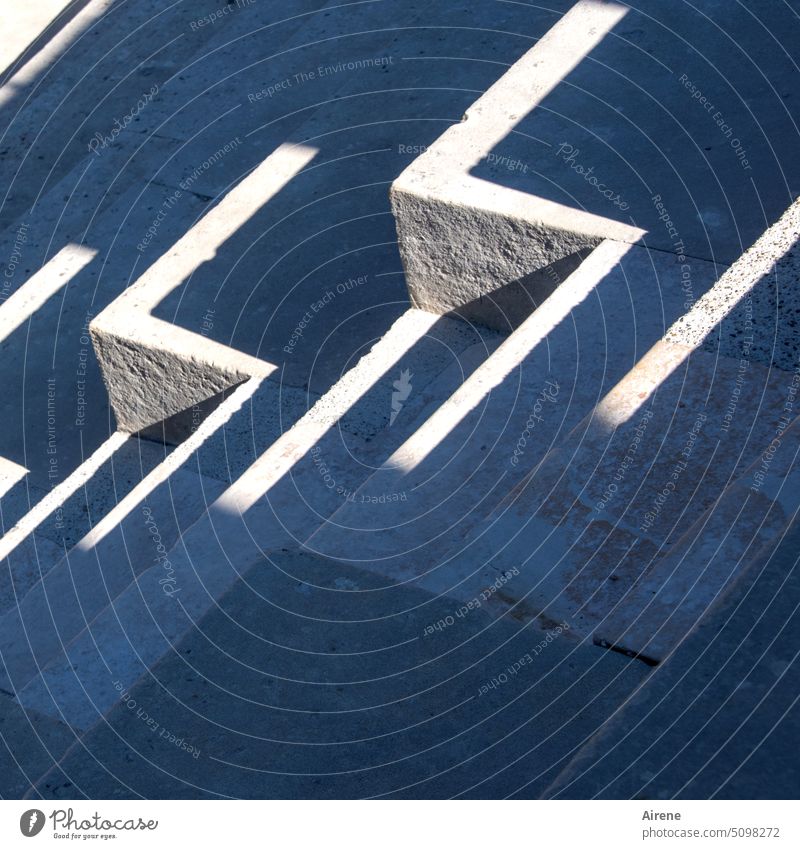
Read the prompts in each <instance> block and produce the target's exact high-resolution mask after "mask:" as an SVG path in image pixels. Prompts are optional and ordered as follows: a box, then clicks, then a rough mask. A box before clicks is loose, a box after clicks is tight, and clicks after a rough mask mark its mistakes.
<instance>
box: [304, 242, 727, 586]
mask: <svg viewBox="0 0 800 849" xmlns="http://www.w3.org/2000/svg"><path fill="white" fill-rule="evenodd" d="M692 274H693V281H694V284H695V286H697V288H698V290H700V291H706V290H708V289H710V288H711V287H712V286H713V284H714V283H715V281H716V279H717V273H716V269H715V267H714V266H713V265H711V264H710V263H703V262H700V261H696V262H694V263H693V264H692ZM681 275H682V272H681V263H679V262H678V261H677V259H676V258H674V257H672V256H670V255H669V254H666V253H662V252H659V251H647V250H645V249H642V248H639V247H631V246H628V245H624V244H621V243H615V242H606V243H604V244H603V246H602V247H601V248H597V249H596V251H595V252H594V253H593V254H592V255H591V256H590V257H589V259H587V260H585V261H584V263H583V265H582V266H581V267H580V268H579V270H578V271H576V272H574V273H573V275H572V276H571V277H569V278H568V279H567V280H566V281H565V282H564V283H562V284H561V286H560V287H559V288H558V289H557V290H556V291H555V293H554V294H553V295H551V296H550V298H549V299H548V300H547V301H546V302H545V303H544V304H543V305H542V306H541V307H540V308H539V309H538V310H537V311H536V312H535V313H534V314H533V315H532V316H531V317H530V318H529V319H527V321H526V322H525V323H524V324H523V325H522V326H521V327H520V328H519V329H518V330H517V331H515V333H514V334H513V335H512V336H511V337H510V338H509V339H508V340H507V341H506V342H505V343H504V345H503V346H502V347H501V348H500V349H499V350H498V352H497V353H496V354H495V355H494V356H492V357H491V358H490V359H489V360H487V362H486V363H485V364H484V366H483V367H482V368H481V369H479V370H478V371H476V372H475V373H474V374H473V375H472V377H471V378H470V379H469V381H467V382H466V383H465V385H464V386H462V387H461V388H460V389H459V391H458V393H456V394H455V395H454V396H453V397H452V398H450V399H449V400H448V402H447V403H446V404H444V405H443V406H442V407H441V408H440V409H438V410H437V411H436V413H435V414H434V416H432V417H431V419H430V420H429V421H426V422H424V423H422V422H420V426H419V427H418V429H417V430H416V432H415V433H414V436H413V437H412V438H411V439H410V440H409V441H408V442H407V443H406V444H404V445H403V446H402V447H401V448H400V449H399V450H398V451H397V452H395V453H394V454H393V455H392V456H391V457H390V458H389V460H388V461H387V462H386V463H385V464H384V468H382V469H381V470H379V471H378V472H376V473H375V475H373V476H372V477H371V478H370V479H369V480H368V481H367V482H366V483H365V484H364V486H363V487H362V488H361V489H360V490H359V491H358V492H357V493H356V494H355V496H354V498H353V501H354V502H355V503H353V504H348V505H345V506H343V508H342V509H341V510H339V511H338V512H337V513H336V514H335V516H334V517H332V520H331V521H330V522H329V523H326V524H325V525H324V526H322V527H321V528H320V530H319V531H318V532H317V533H316V534H315V535H314V536H313V537H312V538H311V539H310V540H309V542H308V546H309V547H310V548H311V549H312V550H313V551H315V552H317V553H319V554H322V555H324V556H328V557H336V558H341V559H344V560H348V561H350V562H353V563H355V564H359V565H360V566H361V567H362V568H370V569H375V570H378V571H380V572H382V573H383V574H386V575H387V576H390V577H392V578H393V579H394V580H419V581H420V582H421V585H423V586H427V587H429V588H433V587H435V588H436V589H437V590H439V591H443V592H447V591H452V588H451V587H449V586H448V584H447V581H448V580H452V581H453V582H455V583H456V584H457V583H458V582H460V581H462V580H464V579H465V575H464V574H463V573H462V571H461V570H458V569H457V570H456V571H455V572H454V571H452V569H453V563H452V560H453V558H455V557H456V556H457V555H458V554H459V549H460V548H461V547H462V546H464V545H465V544H466V543H467V541H468V540H469V538H470V534H471V532H472V529H473V528H475V527H476V526H478V525H479V524H480V523H481V522H482V521H483V520H484V519H485V518H486V517H487V516H488V515H489V514H490V513H491V512H492V510H493V509H494V508H495V507H496V506H497V505H498V503H499V502H501V500H502V499H503V498H505V496H506V495H507V493H508V492H509V491H510V490H512V489H513V487H514V486H515V485H516V484H518V483H519V482H520V480H521V479H522V478H523V477H524V476H525V475H527V473H528V472H529V471H530V470H531V469H533V468H536V466H537V465H538V464H539V463H540V461H541V460H542V459H543V458H544V457H545V455H547V453H548V451H550V450H551V449H552V448H553V446H555V445H558V444H560V443H561V442H563V441H564V440H565V435H566V434H569V433H570V431H572V430H573V428H575V427H576V426H577V425H578V424H579V423H580V421H581V420H582V419H583V418H584V417H585V416H586V415H587V414H589V413H590V411H592V410H593V409H594V408H595V405H597V404H598V403H599V402H600V401H601V399H602V398H603V395H604V394H606V393H609V392H612V390H614V387H615V386H616V385H617V384H618V383H619V381H621V380H623V378H625V375H626V374H628V372H629V370H631V369H632V368H633V369H635V367H636V364H637V361H638V360H639V358H640V357H641V356H642V354H643V352H644V351H646V350H647V349H648V348H649V347H650V346H651V345H653V344H656V345H657V344H658V340H659V339H660V338H661V336H662V335H663V333H664V330H665V327H668V326H669V325H670V324H671V323H672V322H673V321H674V320H676V319H677V318H678V317H679V316H680V315H682V314H683V310H684V308H685V303H684V292H683V290H682V286H681V279H682V277H681ZM654 303H658V304H659V307H660V308H659V309H658V310H653V309H652V306H651V305H652V304H654ZM547 381H551V384H549V385H548V383H547ZM623 382H624V381H623ZM543 393H544V394H543ZM726 400H727V399H726ZM537 402H538V407H537V406H536V405H537ZM570 462H572V461H570ZM580 471H583V470H580ZM544 491H545V492H546V490H544ZM395 492H404V493H407V494H408V495H407V499H406V500H404V501H402V502H401V503H395V501H396V500H386V499H384V501H385V503H381V499H380V496H381V495H382V494H384V495H385V494H386V493H395ZM364 503H367V504H372V505H374V506H371V507H370V508H368V509H366V508H365V507H364V506H363V505H364ZM536 506H537V507H538V502H537V505H536ZM534 509H535V508H534V507H533V505H531V504H530V503H528V502H526V503H525V506H524V507H522V508H521V510H523V511H524V510H528V511H530V512H534ZM461 560H462V561H465V562H466V560H469V558H461ZM482 562H483V561H480V562H477V561H476V563H475V564H474V565H473V570H475V575H476V576H477V575H478V572H479V570H480V563H482ZM486 565H488V564H486ZM473 570H470V571H473ZM480 574H481V575H482V574H483V573H482V572H481V573H480ZM484 577H485V576H484ZM471 583H472V582H470V584H471ZM462 589H463V588H462ZM462 589H459V590H458V592H461V591H462ZM473 589H474V587H472V586H470V587H469V589H468V592H469V593H472V591H473Z"/></svg>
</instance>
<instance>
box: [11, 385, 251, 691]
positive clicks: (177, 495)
mask: <svg viewBox="0 0 800 849" xmlns="http://www.w3.org/2000/svg"><path fill="white" fill-rule="evenodd" d="M253 391H254V387H251V386H249V385H248V386H245V387H242V388H240V390H239V391H238V393H237V394H236V395H235V396H234V397H231V398H229V399H227V401H225V402H223V404H222V405H221V406H220V407H219V408H218V409H217V410H215V411H214V413H212V414H211V416H209V418H208V419H207V420H206V422H204V423H203V425H201V426H200V427H198V429H197V431H196V432H195V433H194V434H193V435H192V436H191V437H190V438H189V439H188V440H186V442H184V443H183V444H182V445H181V446H179V447H178V448H176V449H175V450H173V451H172V452H171V453H169V454H168V455H167V456H165V453H166V452H165V450H164V447H163V446H156V445H148V443H146V442H143V441H140V440H137V439H134V438H129V440H128V446H129V447H132V448H138V449H139V450H140V451H142V450H143V449H146V450H147V451H151V452H157V453H158V454H160V457H161V461H160V462H158V463H155V464H153V466H152V468H150V469H148V470H147V472H145V468H144V467H143V466H142V465H141V464H140V474H139V475H138V476H137V478H136V482H135V485H131V484H132V482H131V481H128V482H127V483H128V484H129V485H128V486H127V488H126V489H127V491H125V492H124V494H123V492H122V491H121V490H120V491H117V490H115V489H113V490H111V491H110V492H106V493H103V494H104V495H105V499H104V501H102V502H101V504H102V507H101V509H98V510H97V512H96V513H95V514H94V515H92V514H91V513H88V515H87V520H88V524H89V528H87V529H86V530H87V533H86V534H85V536H82V537H81V538H80V539H79V540H76V541H75V543H74V544H73V545H72V546H71V547H69V546H67V545H66V544H65V545H64V548H63V550H62V551H63V552H64V553H63V556H62V557H59V558H58V559H57V560H55V561H54V562H52V563H50V564H48V567H49V568H42V569H41V572H40V574H41V579H40V580H39V581H38V582H36V583H35V584H34V585H33V586H32V587H30V588H29V589H28V591H27V593H25V594H24V596H23V595H22V594H19V595H18V596H17V597H16V598H15V604H14V605H13V606H12V607H11V608H10V609H9V610H7V611H6V612H4V615H3V616H2V617H0V656H2V659H3V671H2V673H0V681H1V682H2V684H1V685H0V686H2V688H3V689H5V690H7V691H12V692H17V691H19V690H20V689H22V688H23V687H24V686H25V684H26V683H27V682H28V681H30V679H31V678H32V677H33V676H34V675H36V674H37V672H38V671H39V669H40V667H41V666H43V665H44V664H46V663H47V661H48V660H50V659H51V658H52V657H53V655H54V654H55V653H56V652H57V651H59V649H60V648H61V647H62V646H63V645H64V644H65V642H69V640H70V639H72V637H73V636H74V635H75V634H77V633H78V632H80V631H81V629H83V628H85V626H86V623H87V621H88V620H91V619H92V618H93V617H94V616H96V615H97V614H98V613H99V612H100V611H101V610H103V608H105V607H106V606H107V605H108V604H109V602H110V600H111V599H113V598H114V597H116V596H117V595H118V594H119V593H121V592H122V591H123V590H124V589H125V588H126V587H127V586H128V585H129V584H131V582H135V580H136V576H137V575H138V574H139V573H140V572H141V571H143V570H144V569H146V568H148V566H150V565H151V564H152V563H154V562H155V563H156V564H158V565H160V566H161V568H162V571H163V572H164V573H165V574H167V573H168V572H169V568H168V566H169V561H168V559H167V555H168V552H169V550H170V549H171V548H172V547H173V545H174V544H175V542H176V540H178V539H179V538H180V536H181V534H182V533H183V532H184V531H185V530H187V529H188V528H189V527H190V526H191V525H192V524H194V522H195V521H196V520H197V518H198V517H199V516H200V515H201V514H202V513H203V512H204V511H205V510H206V509H207V507H208V505H209V504H210V503H212V502H213V501H214V500H216V498H217V497H218V496H219V495H220V494H221V493H222V491H224V489H225V484H224V483H223V482H222V481H219V480H216V479H214V478H211V477H205V476H201V475H199V474H198V473H197V472H196V471H194V470H193V469H192V467H193V466H196V465H197V462H198V461H197V459H196V458H195V457H194V456H193V455H194V453H195V451H196V450H197V448H198V447H199V446H200V445H202V444H203V442H204V441H205V440H206V439H208V438H209V437H211V436H212V435H213V434H214V433H215V432H216V431H217V430H218V429H220V428H221V427H223V426H224V424H225V422H226V421H227V419H229V418H230V417H231V416H233V415H235V414H236V413H237V411H238V410H239V408H240V407H241V405H242V404H243V403H244V402H245V401H246V400H247V398H248V397H249V395H251V394H252V392H253ZM143 453H146V452H143ZM112 460H113V458H112ZM111 471H112V474H113V471H114V467H113V463H111ZM99 477H100V476H99V475H97V474H95V475H93V476H92V477H91V478H90V480H89V482H88V485H87V488H88V487H94V489H95V495H96V496H97V495H98V493H97V488H98V487H97V484H98V478H99ZM55 516H56V521H57V523H59V524H64V525H66V524H67V523H65V522H63V512H62V511H61V510H58V511H57V512H56V514H55ZM68 527H69V528H70V532H71V533H73V534H75V533H76V532H77V530H78V528H79V527H80V523H79V522H69V523H68ZM165 587H166V588H167V589H168V588H169V586H168V584H165Z"/></svg>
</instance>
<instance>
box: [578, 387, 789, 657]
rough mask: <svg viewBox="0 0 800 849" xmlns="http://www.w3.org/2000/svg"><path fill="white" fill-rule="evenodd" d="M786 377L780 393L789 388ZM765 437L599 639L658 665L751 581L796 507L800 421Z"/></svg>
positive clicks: (602, 628)
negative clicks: (752, 458) (747, 463)
mask: <svg viewBox="0 0 800 849" xmlns="http://www.w3.org/2000/svg"><path fill="white" fill-rule="evenodd" d="M787 377H788V381H787V382H784V385H783V387H782V388H785V386H786V385H787V383H788V385H791V377H790V376H787ZM769 437H771V439H768V440H765V441H764V442H762V448H761V451H760V452H759V454H758V456H757V458H756V459H755V461H754V462H753V463H752V464H751V465H750V466H749V468H747V469H746V470H743V471H742V473H741V474H740V475H739V476H738V478H737V479H736V480H735V481H734V482H733V483H731V484H730V485H729V486H728V487H726V488H725V490H724V491H723V492H722V493H721V494H720V495H719V496H718V497H717V498H715V499H714V492H715V491H714V490H712V491H711V492H710V493H709V498H712V499H714V500H713V502H712V503H711V504H710V506H709V507H708V508H707V509H706V510H705V511H704V512H703V513H702V514H701V515H700V517H699V518H698V519H697V521H696V522H695V524H694V526H693V527H692V528H690V529H689V530H688V531H687V532H686V533H685V534H684V536H683V537H682V538H681V539H679V540H678V541H677V542H676V543H675V545H674V546H673V547H672V548H670V550H669V552H668V553H665V554H664V555H663V556H661V557H660V558H659V559H658V560H657V561H656V562H654V563H653V564H651V567H650V568H649V569H648V570H647V573H646V574H645V575H644V576H643V578H642V579H641V580H640V581H639V582H637V583H636V585H635V586H634V587H632V589H631V590H630V592H629V593H628V594H627V596H626V597H625V599H624V602H623V603H622V604H621V605H620V606H619V607H618V608H617V609H615V610H612V611H611V613H610V615H608V616H607V617H606V618H605V619H604V620H603V621H602V622H601V623H600V625H599V626H598V627H597V629H596V631H595V639H596V640H598V641H599V642H601V643H602V644H604V645H612V646H615V647H618V648H620V649H622V650H626V651H634V652H638V653H641V654H643V655H646V656H648V657H655V658H658V659H663V658H665V657H666V656H667V655H668V654H669V653H670V651H673V650H674V649H675V647H676V646H679V645H680V643H681V641H682V640H684V639H685V638H686V636H687V634H689V633H690V632H691V631H692V629H693V628H695V627H696V626H697V624H698V623H700V622H702V621H703V617H705V616H707V615H708V614H709V611H710V610H712V609H713V608H714V607H715V606H716V605H718V604H719V603H720V602H721V601H722V600H723V599H724V598H725V597H726V596H727V595H729V594H730V593H731V592H732V591H733V589H734V588H735V587H737V586H738V585H739V584H741V583H747V582H748V581H749V580H752V575H753V573H756V572H757V571H758V569H759V568H760V566H761V565H762V564H763V562H764V560H765V559H766V557H767V556H768V555H770V554H771V553H772V546H774V544H775V542H776V541H779V540H781V539H782V537H783V535H784V533H785V529H786V528H787V527H788V525H789V524H790V522H791V521H792V520H793V518H794V516H795V515H796V513H797V511H798V509H799V508H800V475H798V455H800V421H798V419H797V418H795V420H794V421H793V422H792V424H791V425H790V426H789V427H787V428H786V429H785V430H784V429H783V426H781V425H780V424H778V426H777V427H775V426H774V425H773V427H772V432H771V433H770V434H769ZM719 462H720V458H719V457H716V458H715V466H716V464H717V463H719ZM721 462H722V463H724V459H723V460H722V461H721Z"/></svg>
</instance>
